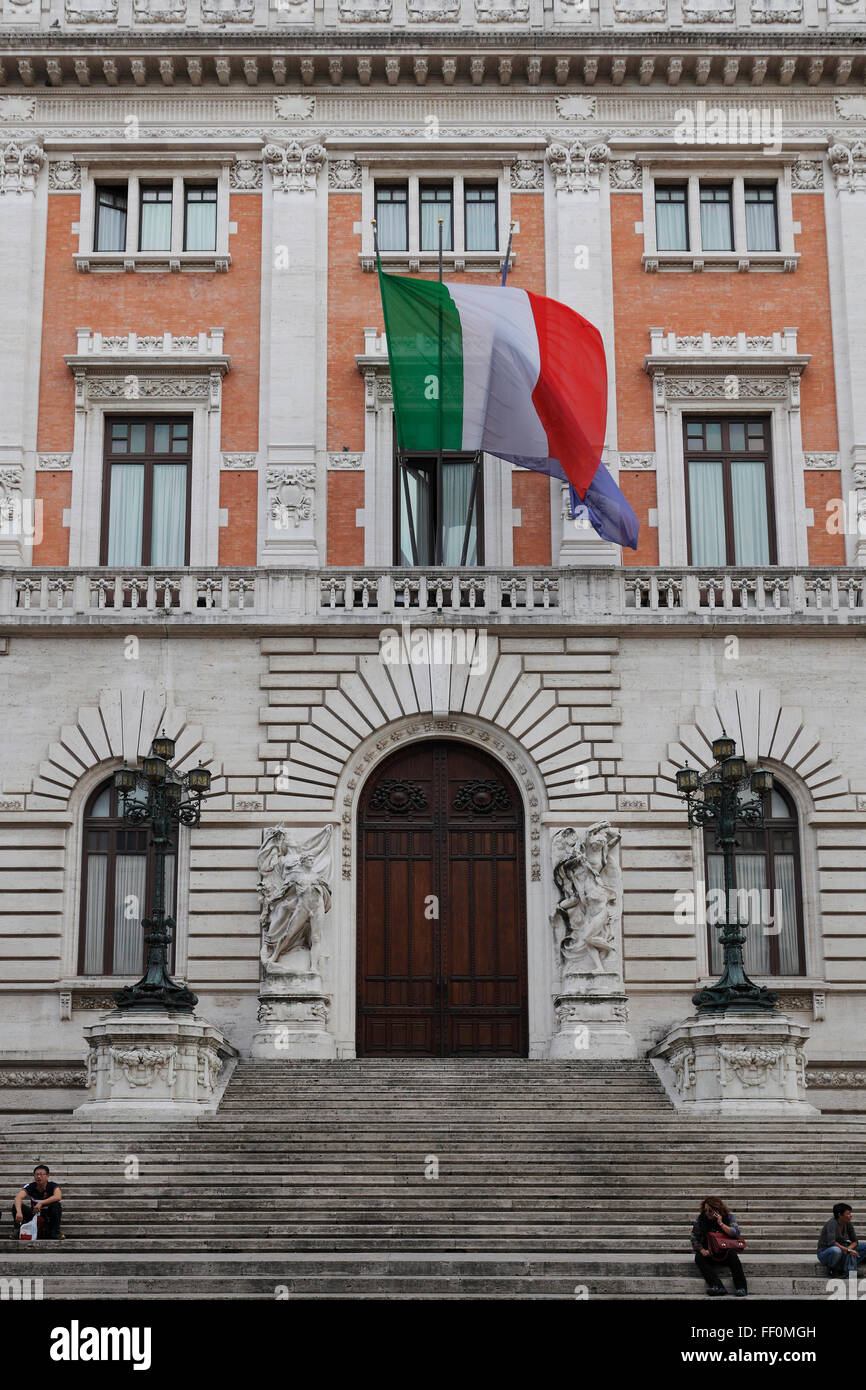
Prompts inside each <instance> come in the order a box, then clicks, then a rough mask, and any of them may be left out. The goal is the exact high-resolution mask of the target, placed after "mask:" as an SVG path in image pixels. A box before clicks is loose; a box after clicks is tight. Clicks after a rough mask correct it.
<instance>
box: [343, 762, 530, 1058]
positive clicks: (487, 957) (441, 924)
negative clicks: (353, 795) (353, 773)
mask: <svg viewBox="0 0 866 1390" xmlns="http://www.w3.org/2000/svg"><path fill="white" fill-rule="evenodd" d="M358 850H359V853H358V862H359V866H360V872H359V882H358V957H357V958H358V980H357V985H358V1012H357V1052H358V1056H359V1057H406V1056H423V1057H443V1056H444V1057H453V1056H490V1057H525V1056H526V1055H527V1051H528V1024H527V999H526V996H527V989H526V902H525V884H524V857H523V856H524V847H523V807H522V803H521V799H520V793H519V791H518V789H517V787H516V785H515V783H514V782H513V780H512V779H511V777H509V775H508V773H507V772H506V771H505V769H504V768H503V767H502V766H501V764H500V763H498V762H496V761H495V760H494V759H493V758H492V757H490V756H489V755H488V754H487V753H484V752H482V751H481V750H480V749H477V748H473V747H470V746H469V745H468V744H463V743H458V742H451V741H447V740H436V741H433V740H431V741H429V742H419V743H415V744H410V745H408V746H407V747H405V748H402V749H400V751H399V752H396V753H393V754H392V755H391V756H390V757H389V758H386V759H385V761H384V762H383V763H382V764H381V765H380V766H379V767H378V768H377V770H376V771H375V772H374V773H373V775H372V776H371V777H370V780H369V781H368V783H367V785H366V786H365V788H364V792H363V795H362V797H361V803H360V807H359V813H358Z"/></svg>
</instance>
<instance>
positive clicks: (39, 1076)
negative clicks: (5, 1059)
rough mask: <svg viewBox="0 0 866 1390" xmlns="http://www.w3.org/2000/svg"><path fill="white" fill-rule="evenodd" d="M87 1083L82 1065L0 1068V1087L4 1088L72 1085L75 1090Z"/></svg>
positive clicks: (43, 1087) (80, 1088)
mask: <svg viewBox="0 0 866 1390" xmlns="http://www.w3.org/2000/svg"><path fill="white" fill-rule="evenodd" d="M86 1085H87V1072H86V1071H85V1070H84V1068H83V1067H69V1068H63V1067H57V1068H50V1067H21V1068H17V1067H8V1068H7V1067H4V1068H3V1069H2V1070H0V1087H2V1088H3V1089H4V1090H11V1089H12V1088H13V1087H18V1086H21V1087H23V1088H24V1089H25V1090H27V1089H29V1088H30V1087H33V1086H35V1087H39V1088H42V1089H45V1088H47V1087H55V1086H57V1087H66V1086H69V1087H73V1088H74V1089H75V1090H84V1088H85V1087H86Z"/></svg>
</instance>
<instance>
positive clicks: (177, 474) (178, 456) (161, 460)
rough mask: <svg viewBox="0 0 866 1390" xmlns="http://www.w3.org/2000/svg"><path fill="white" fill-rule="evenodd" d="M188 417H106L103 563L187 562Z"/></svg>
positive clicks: (177, 563)
mask: <svg viewBox="0 0 866 1390" xmlns="http://www.w3.org/2000/svg"><path fill="white" fill-rule="evenodd" d="M191 436H192V423H191V421H190V420H189V419H188V418H180V419H178V418H169V417H160V418H155V419H145V420H142V419H133V418H131V417H124V418H123V419H107V420H106V424H105V478H104V492H103V512H102V559H101V563H102V564H103V565H115V566H125V565H166V566H179V565H186V564H188V563H189V507H190V477H191V470H190V459H191V444H192V439H191Z"/></svg>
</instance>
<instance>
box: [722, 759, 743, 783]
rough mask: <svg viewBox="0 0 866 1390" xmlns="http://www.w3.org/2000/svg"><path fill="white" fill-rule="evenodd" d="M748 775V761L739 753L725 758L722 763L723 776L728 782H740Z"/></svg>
mask: <svg viewBox="0 0 866 1390" xmlns="http://www.w3.org/2000/svg"><path fill="white" fill-rule="evenodd" d="M745 775H746V760H745V758H744V757H742V756H741V755H740V754H739V753H735V754H734V756H733V757H732V758H725V761H724V762H723V763H722V776H723V777H724V779H725V781H726V782H740V781H742V779H743V778H744V777H745Z"/></svg>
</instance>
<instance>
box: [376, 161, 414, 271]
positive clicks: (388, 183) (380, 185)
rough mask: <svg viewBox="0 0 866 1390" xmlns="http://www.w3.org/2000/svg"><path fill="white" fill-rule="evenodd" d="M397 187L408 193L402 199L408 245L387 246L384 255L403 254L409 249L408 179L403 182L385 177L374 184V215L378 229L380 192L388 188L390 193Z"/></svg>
mask: <svg viewBox="0 0 866 1390" xmlns="http://www.w3.org/2000/svg"><path fill="white" fill-rule="evenodd" d="M396 189H400V191H401V192H405V194H406V197H405V198H404V199H402V206H403V208H404V210H405V225H406V245H405V246H395V247H393V248H392V247H386V248H384V249H383V252H382V254H383V255H389V254H391V255H400V254H402V253H405V252H408V250H409V183H408V180H406V181H405V182H403V183H401V182H400V181H399V180H391V179H388V180H384V179H383V180H380V181H377V182H376V183H375V185H374V188H373V215H374V217H375V218H376V227H377V229H378V226H379V193H380V191H381V192H385V191H386V190H387V191H388V192H389V193H393V192H394V191H395V190H396ZM391 206H392V207H393V206H394V203H393V202H392V204H391Z"/></svg>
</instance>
